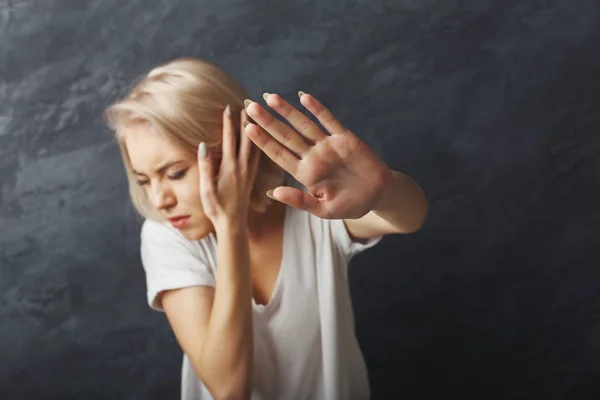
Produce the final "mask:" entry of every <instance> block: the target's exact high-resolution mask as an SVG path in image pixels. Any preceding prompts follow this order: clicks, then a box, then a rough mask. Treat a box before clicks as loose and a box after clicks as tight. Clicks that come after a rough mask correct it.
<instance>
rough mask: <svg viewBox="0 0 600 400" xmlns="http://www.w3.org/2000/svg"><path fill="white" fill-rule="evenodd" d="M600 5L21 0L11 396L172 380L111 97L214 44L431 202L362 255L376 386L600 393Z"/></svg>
mask: <svg viewBox="0 0 600 400" xmlns="http://www.w3.org/2000/svg"><path fill="white" fill-rule="evenodd" d="M599 26H600V4H599V3H598V1H597V0H578V1H573V0H555V1H543V2H541V1H537V2H534V1H529V2H526V1H514V0H496V1H483V0H472V1H457V0H454V1H453V0H423V1H409V0H398V1H358V0H354V1H302V2H298V1H295V2H276V1H264V0H263V1H252V2H250V1H243V2H242V1H229V0H227V1H223V0H219V2H216V1H193V0H179V1H173V0H162V1H158V0H153V1H150V0H145V1H141V0H135V1H133V0H129V1H117V0H105V1H99V0H98V1H92V0H86V1H82V0H78V1H75V0H72V1H68V0H63V1H60V0H45V1H34V0H12V1H9V0H0V205H1V207H0V230H1V231H0V239H1V240H0V246H1V247H0V263H1V265H0V360H1V361H0V398H2V399H29V398H35V399H71V398H72V399H75V398H76V399H117V398H118V399H121V398H123V399H171V398H177V396H178V391H179V368H180V362H181V353H180V350H179V348H178V346H177V344H176V342H175V340H174V338H173V335H172V334H171V333H170V330H169V328H168V326H167V323H166V320H165V319H164V316H163V315H161V314H158V313H154V312H152V311H150V310H149V309H148V308H147V306H146V302H145V301H146V300H145V282H144V275H143V271H142V268H141V264H140V260H139V254H138V246H139V232H138V229H139V222H140V221H139V220H138V219H137V218H136V216H135V214H134V213H133V211H132V208H131V206H130V205H129V203H128V197H127V188H126V181H125V178H124V173H123V171H122V165H121V160H120V157H119V154H118V151H117V149H116V147H115V145H114V143H113V141H112V138H111V136H110V134H109V133H108V131H107V129H106V128H105V127H104V126H103V123H102V120H101V112H102V110H103V109H104V107H105V106H106V105H107V104H108V103H110V102H111V101H113V100H114V99H115V98H116V97H117V96H119V95H120V94H123V93H124V91H125V90H126V88H127V86H128V85H129V84H130V83H131V82H132V80H133V79H135V78H136V77H137V76H139V75H140V74H142V73H143V72H145V71H147V70H148V69H149V68H151V67H152V66H154V65H156V64H157V63H160V62H163V61H166V60H169V59H172V58H175V57H179V56H184V55H192V56H199V57H203V58H206V59H208V60H210V61H213V62H215V63H217V64H218V65H220V66H222V67H224V68H225V69H226V70H228V71H229V72H231V73H232V74H233V75H234V76H236V77H237V78H238V79H239V80H240V81H241V82H242V83H243V84H244V85H245V86H246V87H247V88H248V89H249V91H250V92H251V93H252V94H253V96H254V97H255V98H256V99H259V98H260V94H261V93H262V92H263V91H269V92H277V93H280V94H282V95H284V96H286V97H288V98H289V99H290V100H291V101H294V102H295V101H296V100H295V97H294V96H295V94H294V93H295V92H296V91H297V90H304V91H306V92H310V93H313V94H315V95H317V96H318V97H320V98H321V99H322V100H323V101H324V102H325V103H326V104H327V105H329V106H330V108H331V109H332V110H333V111H334V112H335V113H336V114H337V116H338V117H340V118H341V120H342V121H343V122H345V123H346V125H348V126H349V127H351V128H352V129H353V130H354V131H355V132H356V133H357V134H359V135H360V136H361V137H363V138H364V139H365V140H366V141H367V142H368V143H369V144H370V145H371V146H372V147H373V148H374V149H375V150H376V151H377V152H378V153H379V154H381V155H382V156H383V157H384V158H385V159H386V161H388V163H389V164H390V166H391V167H392V168H395V169H398V170H402V171H405V172H407V173H409V174H411V175H413V176H414V177H415V178H416V179H417V180H418V181H419V182H421V183H422V185H423V186H424V187H425V189H426V191H427V193H428V195H429V198H430V201H431V215H430V219H429V221H428V222H427V225H426V226H425V227H424V228H423V230H422V231H420V232H419V233H417V234H414V235H409V236H400V235H397V236H391V237H387V238H386V239H385V240H384V241H383V243H382V244H380V246H379V247H378V248H377V249H376V250H373V251H370V252H368V253H365V254H362V255H360V256H359V257H358V258H356V259H355V260H354V261H353V263H352V265H351V285H352V291H353V298H354V301H355V309H356V317H357V325H358V327H357V329H358V335H359V339H360V342H361V345H362V347H363V350H364V353H365V356H366V359H367V363H368V367H369V371H370V375H371V381H372V387H373V393H374V397H375V398H378V399H388V398H390V399H391V398H406V399H426V398H434V397H433V396H434V395H437V397H436V398H450V397H453V398H460V397H462V398H479V399H481V398H486V399H495V398H540V399H549V398H594V397H595V398H597V396H599V395H600V318H599V313H600V298H599V294H598V293H599V287H600V272H599V271H598V267H599V265H600V249H599V248H600V246H598V244H599V240H598V237H599V234H598V227H599V225H600V224H599V222H600V212H599V211H598V205H599V204H600V182H599V180H600V178H599V169H600V157H599V154H600V137H599V135H598V130H599V128H600V120H599V118H600V100H599V95H600V78H599V76H600V50H599V45H598V43H599V40H600V29H599V28H598V27H599Z"/></svg>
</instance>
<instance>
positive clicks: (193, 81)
mask: <svg viewBox="0 0 600 400" xmlns="http://www.w3.org/2000/svg"><path fill="white" fill-rule="evenodd" d="M299 94H300V102H301V103H302V104H303V105H304V106H305V107H306V108H307V109H308V110H309V111H310V112H311V113H313V114H314V115H315V116H316V117H317V118H318V120H319V122H320V123H321V124H322V125H323V127H324V128H325V130H322V129H321V128H319V127H318V126H317V125H316V124H314V123H313V122H312V121H311V120H310V119H309V118H308V117H307V116H306V115H304V114H303V113H301V112H299V111H298V110H297V109H296V108H294V107H293V106H291V105H290V104H289V103H288V102H286V101H284V100H283V99H282V98H281V97H279V96H278V95H275V94H271V95H268V94H265V99H266V102H267V104H268V106H269V107H270V108H272V109H273V110H274V111H275V112H277V113H279V114H280V115H281V116H282V117H284V118H286V119H287V121H289V123H290V124H291V126H292V127H293V128H292V127H289V126H288V125H286V124H284V123H282V122H280V121H279V120H277V119H275V118H274V117H273V116H272V115H271V114H270V113H269V112H268V111H267V110H266V109H265V108H263V107H261V106H260V105H259V104H258V103H256V102H253V101H250V100H246V101H245V103H244V99H246V98H247V94H246V92H245V91H244V89H243V88H242V87H241V86H240V85H238V84H237V83H236V82H235V81H234V80H233V79H232V78H231V77H230V76H228V75H227V74H226V73H225V72H223V71H222V70H221V69H219V68H218V67H216V66H214V65H211V64H210V63H207V62H205V61H203V60H199V59H192V58H185V59H178V60H174V61H171V62H169V63H166V64H164V65H161V66H159V67H157V68H155V69H153V70H152V71H150V72H149V73H148V75H147V76H145V77H144V79H142V80H141V81H140V82H139V83H137V85H135V87H134V88H133V89H132V90H131V92H130V93H129V94H128V95H127V96H126V97H125V98H123V99H122V100H120V101H119V102H117V103H115V104H113V105H112V106H110V107H109V108H108V109H107V110H106V120H107V122H108V124H109V126H110V127H111V128H112V129H113V130H114V132H115V134H116V137H117V139H118V143H119V146H120V150H121V153H122V156H123V161H124V165H125V170H126V172H127V176H128V179H129V190H130V196H131V199H132V202H133V204H134V206H135V207H136V209H137V210H138V211H139V213H140V214H141V215H142V216H143V217H145V221H144V223H143V226H142V230H141V257H142V263H143V266H144V270H145V273H146V280H147V288H148V302H149V304H150V306H151V307H152V308H153V309H155V310H159V311H164V312H165V313H166V316H167V319H168V321H169V323H170V325H171V327H172V329H173V332H174V334H175V336H176V338H177V340H178V342H179V344H180V345H181V348H182V350H183V352H184V360H183V367H182V388H181V397H182V399H186V400H187V399H211V398H215V399H247V398H252V399H310V400H315V399H324V400H331V399H367V398H369V396H370V390H369V382H368V375H367V370H366V368H365V364H364V360H363V357H362V354H361V351H360V348H359V345H358V342H357V340H356V337H355V334H354V319H353V313H352V305H351V302H350V294H349V289H348V282H347V265H348V262H349V261H350V259H351V257H352V256H354V255H355V254H357V253H358V252H361V251H364V250H366V249H368V248H370V247H372V246H374V245H375V244H376V243H377V242H379V240H380V239H381V237H382V236H383V235H385V234H392V233H408V232H414V231H416V230H418V229H419V228H420V227H421V225H422V224H423V222H424V220H425V218H426V215H427V209H428V206H427V200H426V198H425V196H424V194H423V191H422V190H421V188H420V187H419V186H418V185H417V184H416V183H415V182H414V181H413V180H412V179H411V178H409V177H408V176H406V175H404V174H402V173H400V172H397V171H392V170H390V169H389V168H388V167H387V166H386V164H385V162H384V161H383V160H381V159H380V158H379V157H378V156H377V155H376V154H375V153H374V152H373V151H372V150H371V149H369V147H368V146H367V145H366V144H365V143H364V142H363V141H361V140H360V139H359V138H358V137H357V136H355V135H354V134H353V133H352V132H350V131H348V130H346V129H345V128H344V127H343V125H342V124H340V123H339V122H338V121H337V120H336V119H335V118H334V117H333V115H332V114H331V113H330V112H329V111H328V110H327V109H326V108H325V107H323V105H322V104H321V103H320V102H319V101H318V100H317V99H316V98H314V97H313V96H311V95H308V94H304V93H302V92H300V93H299ZM249 117H250V118H251V119H250V118H249ZM268 189H271V190H269V193H268V195H267V193H266V192H267V190H268ZM271 199H275V200H276V201H273V200H271Z"/></svg>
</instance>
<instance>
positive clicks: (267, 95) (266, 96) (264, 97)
mask: <svg viewBox="0 0 600 400" xmlns="http://www.w3.org/2000/svg"><path fill="white" fill-rule="evenodd" d="M270 94H271V93H267V92H265V93H263V99H265V101H267V99H268V98H269V95H270Z"/></svg>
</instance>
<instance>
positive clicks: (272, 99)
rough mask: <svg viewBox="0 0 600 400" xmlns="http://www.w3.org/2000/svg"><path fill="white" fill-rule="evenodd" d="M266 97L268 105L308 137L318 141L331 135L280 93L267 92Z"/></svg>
mask: <svg viewBox="0 0 600 400" xmlns="http://www.w3.org/2000/svg"><path fill="white" fill-rule="evenodd" d="M264 97H265V101H266V102H267V105H268V106H269V107H271V108H272V109H273V110H275V111H276V112H277V113H278V114H279V115H281V116H282V117H283V118H285V119H286V120H288V122H289V123H290V124H291V125H292V126H293V127H294V128H295V129H296V130H297V131H298V132H300V133H301V134H302V136H304V137H305V138H306V139H308V140H311V141H313V142H318V141H319V140H322V139H324V138H326V137H327V136H329V135H327V134H326V133H325V132H323V131H322V130H321V128H319V126H318V125H317V124H315V123H314V122H313V121H312V120H311V119H310V118H308V117H307V116H306V115H305V114H303V113H301V112H300V111H298V110H297V109H296V108H294V107H293V106H292V105H291V104H290V103H288V102H287V101H285V100H284V99H283V98H282V97H281V96H279V95H278V94H269V93H265V95H264Z"/></svg>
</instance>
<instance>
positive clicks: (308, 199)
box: [271, 186, 327, 218]
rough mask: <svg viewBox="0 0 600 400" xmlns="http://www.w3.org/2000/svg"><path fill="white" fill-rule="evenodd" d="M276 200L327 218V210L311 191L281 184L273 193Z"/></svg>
mask: <svg viewBox="0 0 600 400" xmlns="http://www.w3.org/2000/svg"><path fill="white" fill-rule="evenodd" d="M271 194H272V195H273V197H274V198H275V200H277V201H280V202H282V203H285V204H287V205H289V206H292V207H294V208H297V209H299V210H304V211H308V212H309V213H311V214H313V215H316V216H318V217H321V218H327V212H326V210H325V209H324V207H323V205H322V204H321V202H320V201H319V200H318V199H317V198H316V197H314V196H312V195H311V194H310V193H306V192H304V191H303V190H299V189H296V188H292V187H289V186H280V187H278V188H276V189H275V190H273V192H272V193H271Z"/></svg>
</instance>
